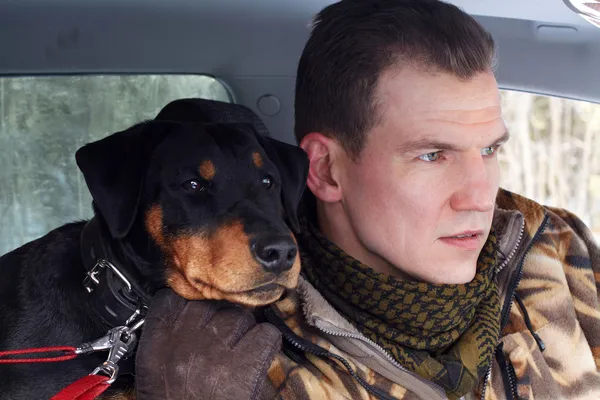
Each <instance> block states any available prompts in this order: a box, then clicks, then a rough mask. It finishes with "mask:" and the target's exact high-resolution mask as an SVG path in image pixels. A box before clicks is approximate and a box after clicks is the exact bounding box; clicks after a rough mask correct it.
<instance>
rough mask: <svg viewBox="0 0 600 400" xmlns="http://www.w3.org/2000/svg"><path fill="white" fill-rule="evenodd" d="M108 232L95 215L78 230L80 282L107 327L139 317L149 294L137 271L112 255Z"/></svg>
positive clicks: (132, 320)
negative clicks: (83, 275) (81, 274)
mask: <svg viewBox="0 0 600 400" xmlns="http://www.w3.org/2000/svg"><path fill="white" fill-rule="evenodd" d="M108 237H109V234H108V232H107V231H106V230H105V229H104V228H103V227H102V224H101V222H100V221H99V220H98V219H97V218H96V217H94V218H92V219H91V220H89V221H88V222H87V223H86V224H85V226H84V228H83V231H82V233H81V254H82V258H83V265H84V266H85V269H86V270H87V275H86V277H85V279H84V281H83V285H84V286H85V288H86V290H87V291H88V292H89V293H90V297H91V298H92V303H93V304H94V308H95V309H96V311H97V314H98V316H99V317H100V319H101V320H102V322H103V323H104V324H105V325H106V326H107V327H109V328H114V327H117V326H130V324H132V323H134V321H135V320H137V319H140V317H143V316H144V314H145V311H146V309H147V307H148V305H149V304H150V300H151V296H150V295H149V294H148V293H147V292H146V291H145V290H144V289H143V287H142V286H141V284H140V282H142V279H141V277H140V276H139V273H138V272H137V270H136V269H135V268H127V265H126V264H125V263H123V262H121V261H120V260H118V259H117V257H116V256H115V255H114V253H113V252H112V251H111V247H110V244H109V242H108V241H109V239H107V238H108Z"/></svg>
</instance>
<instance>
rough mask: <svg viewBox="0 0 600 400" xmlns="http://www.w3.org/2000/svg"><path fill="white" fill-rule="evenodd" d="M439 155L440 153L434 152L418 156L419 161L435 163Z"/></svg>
mask: <svg viewBox="0 0 600 400" xmlns="http://www.w3.org/2000/svg"><path fill="white" fill-rule="evenodd" d="M440 153H441V151H434V152H433V153H427V154H423V155H422V156H419V159H421V160H423V161H427V162H433V161H437V160H439V158H440Z"/></svg>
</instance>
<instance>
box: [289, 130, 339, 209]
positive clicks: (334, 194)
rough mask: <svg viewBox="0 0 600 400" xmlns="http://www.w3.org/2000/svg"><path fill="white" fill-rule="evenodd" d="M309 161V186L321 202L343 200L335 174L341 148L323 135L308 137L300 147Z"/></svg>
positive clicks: (309, 135) (312, 134)
mask: <svg viewBox="0 0 600 400" xmlns="http://www.w3.org/2000/svg"><path fill="white" fill-rule="evenodd" d="M299 146H300V147H301V148H302V149H303V150H304V151H305V152H306V154H307V156H308V159H309V164H310V166H309V171H308V179H307V185H308V187H309V189H310V191H311V192H312V193H313V194H314V195H315V197H316V198H318V199H319V200H321V201H324V202H327V203H332V202H336V201H339V200H340V199H341V198H342V194H341V188H340V185H339V183H340V182H338V177H337V176H336V174H335V170H334V169H335V168H336V165H334V164H335V162H336V161H337V160H336V157H338V156H339V154H340V152H341V151H342V149H341V146H340V145H339V144H338V143H337V142H336V141H335V140H333V139H331V138H329V137H327V136H325V135H323V134H322V133H318V132H313V133H309V134H308V135H306V136H305V137H304V138H303V139H302V141H301V142H300V145H299Z"/></svg>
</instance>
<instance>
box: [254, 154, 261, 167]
mask: <svg viewBox="0 0 600 400" xmlns="http://www.w3.org/2000/svg"><path fill="white" fill-rule="evenodd" d="M252 163H253V164H254V165H255V166H256V167H257V168H260V167H262V166H263V159H262V156H261V155H260V154H259V153H257V152H254V153H252Z"/></svg>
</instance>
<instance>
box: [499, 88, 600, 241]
mask: <svg viewBox="0 0 600 400" xmlns="http://www.w3.org/2000/svg"><path fill="white" fill-rule="evenodd" d="M502 103H503V111H504V117H505V120H506V124H507V126H508V129H509V131H510V133H511V139H510V140H509V141H508V142H507V143H506V144H505V145H504V146H503V147H502V148H501V150H500V152H499V154H498V157H499V159H500V166H501V170H502V179H501V186H502V187H504V188H506V189H508V190H511V191H514V192H516V193H519V194H522V195H524V196H526V197H529V198H532V199H534V200H536V201H537V202H539V203H542V204H546V205H551V206H556V207H562V208H566V209H568V210H569V211H572V212H574V213H575V214H576V215H577V216H579V217H580V218H581V219H582V220H583V221H584V222H585V223H586V224H587V225H588V226H589V227H590V228H591V229H592V231H593V232H594V233H595V235H596V239H597V240H598V241H599V242H600V105H599V104H594V103H589V102H585V101H576V100H569V99H564V98H559V97H551V96H542V95H536V94H531V93H523V92H516V91H508V90H505V91H502Z"/></svg>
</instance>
